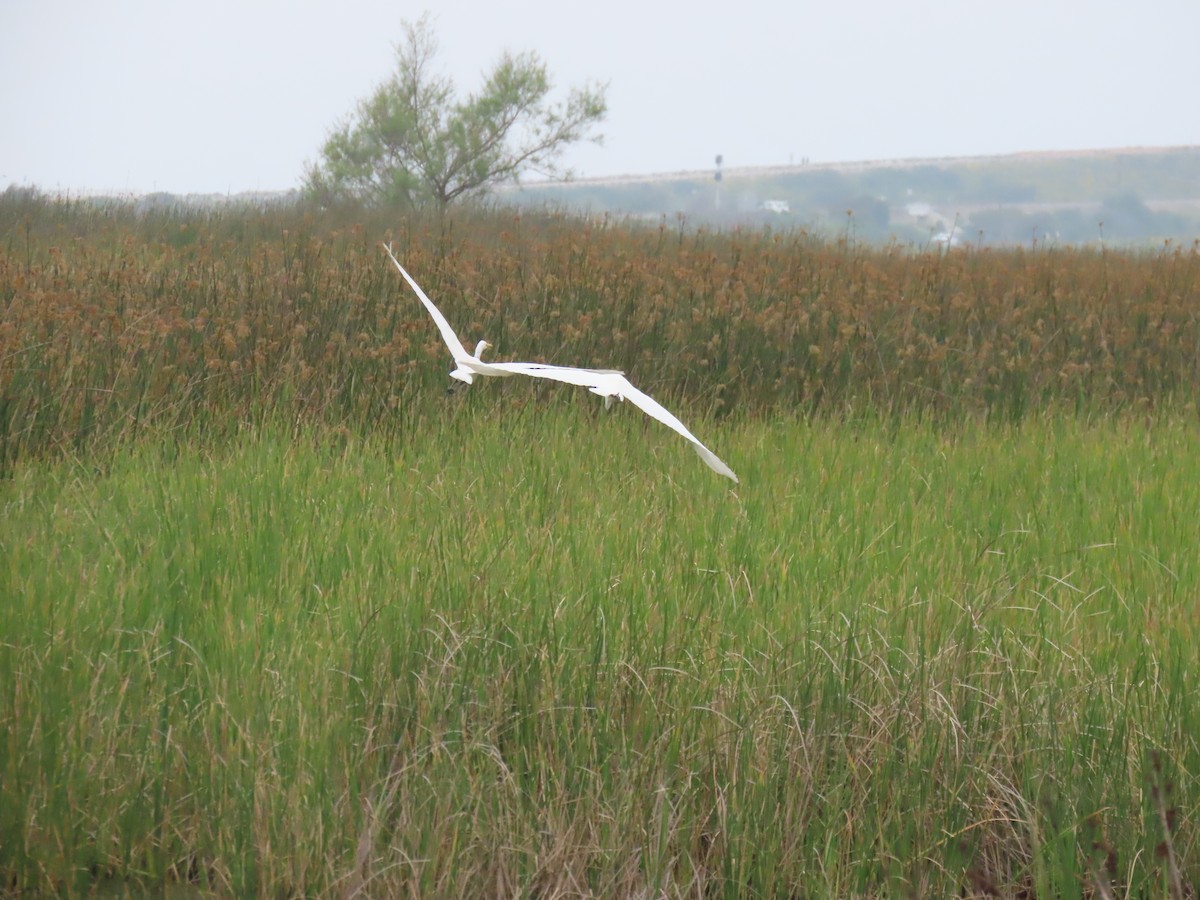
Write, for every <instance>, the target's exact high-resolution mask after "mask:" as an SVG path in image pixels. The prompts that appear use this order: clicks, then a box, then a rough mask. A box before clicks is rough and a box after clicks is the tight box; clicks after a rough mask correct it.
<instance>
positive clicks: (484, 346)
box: [475, 341, 492, 359]
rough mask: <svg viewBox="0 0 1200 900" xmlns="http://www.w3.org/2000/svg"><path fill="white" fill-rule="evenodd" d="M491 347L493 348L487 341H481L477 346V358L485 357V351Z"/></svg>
mask: <svg viewBox="0 0 1200 900" xmlns="http://www.w3.org/2000/svg"><path fill="white" fill-rule="evenodd" d="M490 346H492V345H491V344H489V343H488V342H487V341H480V342H479V343H478V344H476V345H475V358H476V359H479V358H480V357H481V356H483V351H484V350H486V349H487V348H488V347H490Z"/></svg>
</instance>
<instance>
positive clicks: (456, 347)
mask: <svg viewBox="0 0 1200 900" xmlns="http://www.w3.org/2000/svg"><path fill="white" fill-rule="evenodd" d="M383 249H384V250H386V251H387V255H388V256H390V257H391V258H392V262H394V263H395V264H396V268H397V269H399V270H400V274H401V275H403V276H404V280H405V281H407V282H408V283H409V285H411V286H412V289H413V290H414V291H416V292H417V296H418V297H419V298H420V299H421V302H422V303H424V304H425V308H426V309H427V310H429V315H431V316H433V322H434V324H435V325H437V327H438V331H440V332H441V333H442V340H443V341H445V342H446V346H447V347H449V348H450V355H451V356H453V357H454V361H455V362H456V363H457V362H462V361H464V360H468V359H470V358H471V356H470V354H469V353H467V350H466V348H465V347H464V346H463V345H462V341H460V340H459V339H458V335H456V334H455V333H454V329H453V328H451V327H450V323H449V322H447V321H446V317H445V316H443V315H442V313H441V310H439V309H438V308H437V307H436V306H434V305H433V301H432V300H430V299H429V298H428V297H427V296H425V292H424V291H423V290H421V286H420V285H419V284H417V283H416V282H415V281H413V277H412V276H411V275H409V274H408V273H407V272H405V271H404V266H402V265H400V260H398V259H396V257H395V255H394V254H393V253H392V248H391V247H389V246H388V245H387V244H384V245H383Z"/></svg>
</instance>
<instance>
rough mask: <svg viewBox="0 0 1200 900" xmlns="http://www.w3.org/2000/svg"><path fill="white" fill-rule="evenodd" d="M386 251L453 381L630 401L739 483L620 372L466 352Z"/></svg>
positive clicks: (481, 344) (480, 345)
mask: <svg viewBox="0 0 1200 900" xmlns="http://www.w3.org/2000/svg"><path fill="white" fill-rule="evenodd" d="M383 249H384V250H386V251H387V254H388V256H390V257H391V258H392V262H394V263H395V264H396V268H397V269H399V270H400V274H401V275H403V276H404V280H405V281H407V282H408V283H409V285H410V286H411V287H412V289H413V290H414V291H416V294H417V296H418V297H419V298H420V300H421V302H422V303H423V304H425V308H426V309H427V310H429V315H431V316H433V321H434V324H436V325H437V327H438V331H440V332H441V333H442V340H443V341H445V342H446V346H447V347H448V348H450V355H451V356H453V357H454V364H455V367H454V371H453V372H451V373H450V377H451V378H456V379H458V380H459V381H462V382H465V383H466V384H470V383H471V382H473V381H474V380H475V376H476V375H491V376H495V377H497V378H507V377H509V376H510V375H529V376H530V377H532V378H549V379H550V380H552V381H562V382H564V383H566V384H578V385H580V386H582V387H586V388H588V389H589V390H590V391H591V392H592V393H593V394H599V395H600V396H601V397H603V398H604V406H605V408H606V409H607V408H608V407H610V406H612V402H613V397H616V398H617V399H618V400H628V401H629V402H630V403H632V404H633V405H634V406H636V407H637V408H638V409H640V410H641V411H642V412H644V413H645V414H646V415H648V416H650V417H651V418H654V419H658V421H660V422H662V423H663V424H664V425H666V426H667V427H668V428H672V429H674V430H675V431H677V432H679V434H681V435H683V436H684V437H685V438H687V439H688V441H690V442H691V445H692V446H693V447H695V448H696V452H697V453H699V454H700V458H701V459H702V460H704V462H705V463H707V464H708V467H709V468H710V469H712V470H713V471H714V472H718V473H720V474H721V475H724V476H725V477H726V478H732V479H733V480H734V481H737V480H738V477H737V476H736V475H734V474H733V469H731V468H729V466H727V465H725V463H723V462H721V460H720V459H718V458H717V455H716V454H715V453H713V452H712V451H711V450H709V449H708V448H707V447H705V446H704V445H703V444H702V443H700V441H698V440H697V439H696V436H695V435H694V434H692V433H691V432H690V431H688V430H687V428H686V427H685V426H684V424H683V423H682V422H680V421H679V419H677V418H675V416H674V415H672V414H671V413H670V412H668V411H667V410H666V409H665V408H664V407H663V406H662V404H660V403H659V402H658V401H657V400H655V399H654V398H653V397H650V396H648V395H646V394H644V393H642V392H641V391H639V390H638V389H637V388H635V387H634V386H633V385H632V384H630V383H629V379H627V378H626V377H625V375H624V373H622V372H618V371H617V370H616V369H577V368H574V367H572V366H550V365H544V364H542V363H525V362H503V363H490V362H487V363H485V362H484V361H483V360H482V359H480V357H481V356H482V355H483V351H484V350H486V349H487V348H488V347H490V346H491V344H489V343H488V342H487V341H480V342H479V343H478V344H476V345H475V353H474V354H469V353H467V351H466V348H465V347H463V345H462V341H460V340H459V339H458V335H456V334H455V333H454V329H453V328H451V327H450V323H449V322H447V321H446V317H445V316H443V315H442V313H441V311H440V310H439V309H438V308H437V307H436V306H434V305H433V301H432V300H430V299H429V298H428V297H427V296H425V292H424V291H423V290H421V286H420V285H419V284H417V283H416V281H414V280H413V277H412V276H411V275H409V274H408V273H407V272H406V271H404V266H402V265H400V260H398V259H396V256H395V254H394V253H392V248H391V247H389V246H388V245H387V244H384V247H383Z"/></svg>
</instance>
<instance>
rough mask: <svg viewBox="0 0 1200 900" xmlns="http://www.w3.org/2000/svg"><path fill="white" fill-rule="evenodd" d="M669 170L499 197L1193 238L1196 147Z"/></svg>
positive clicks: (903, 230) (819, 223)
mask: <svg viewBox="0 0 1200 900" xmlns="http://www.w3.org/2000/svg"><path fill="white" fill-rule="evenodd" d="M715 175H716V170H715V169H710V170H702V171H688V172H666V173H659V174H653V175H631V176H624V177H612V178H583V179H577V180H574V181H570V182H531V183H527V184H523V185H521V186H520V187H519V188H514V189H509V190H505V191H504V192H503V193H502V197H503V199H504V200H505V201H506V202H515V203H518V204H521V205H547V204H548V205H551V206H555V207H558V208H565V209H569V210H575V211H582V212H586V213H590V214H609V215H615V216H622V217H631V218H640V219H651V220H657V219H660V218H662V217H664V216H665V217H668V218H671V219H673V218H675V217H676V216H679V215H682V216H684V217H685V218H686V220H687V221H689V222H691V223H695V224H712V225H734V224H768V223H769V224H771V225H772V226H774V227H798V228H806V229H809V230H811V231H814V232H818V233H828V234H831V235H843V234H851V235H853V236H854V237H856V238H858V239H863V240H869V241H887V240H900V241H903V242H923V241H937V242H940V243H984V244H1029V243H1031V242H1037V243H1039V244H1046V243H1070V244H1081V243H1094V242H1097V241H1101V240H1103V241H1112V242H1119V243H1134V244H1145V245H1152V244H1160V243H1162V242H1164V241H1168V240H1169V241H1172V242H1174V243H1177V244H1191V243H1192V242H1193V241H1196V240H1200V147H1129V148H1121V149H1114V150H1084V151H1074V152H1071V151H1067V152H1052V153H1013V154H1008V155H1004V156H970V157H944V158H934V159H889V160H870V161H861V162H843V163H803V164H799V165H787V166H768V167H753V168H751V167H746V168H726V169H723V170H722V172H721V179H720V181H717V180H716V179H715Z"/></svg>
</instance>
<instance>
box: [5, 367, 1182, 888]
mask: <svg viewBox="0 0 1200 900" xmlns="http://www.w3.org/2000/svg"><path fill="white" fill-rule="evenodd" d="M492 387H494V386H492V385H481V386H478V387H476V388H472V389H471V392H469V393H468V394H467V395H466V396H463V395H455V396H454V397H450V398H447V399H446V402H445V403H444V404H438V405H434V404H430V405H428V406H426V407H423V408H421V409H419V410H409V411H408V412H407V413H406V414H405V415H404V416H402V418H401V422H402V423H403V427H400V428H397V429H394V430H393V431H392V432H391V433H388V434H385V433H383V432H382V431H380V430H376V431H373V432H364V433H359V432H357V431H351V430H346V429H334V428H323V427H308V426H303V427H300V428H295V427H292V426H290V425H285V424H284V423H283V422H282V421H280V420H271V419H270V418H269V417H268V418H267V419H266V420H265V421H264V422H263V423H260V424H258V425H255V426H251V427H245V428H242V429H240V430H238V429H233V430H231V432H230V434H228V435H225V436H220V437H213V436H212V435H211V434H205V433H202V432H199V431H198V430H192V431H188V432H186V433H183V434H181V433H179V432H173V433H168V434H160V435H148V436H146V437H143V438H141V439H139V440H137V441H131V442H128V443H126V444H125V445H124V446H123V447H122V448H121V450H120V451H119V452H112V453H95V454H82V455H79V456H75V457H69V458H66V459H59V460H58V461H44V462H34V461H29V462H25V463H18V464H16V465H15V466H14V467H13V468H12V470H11V473H10V477H9V478H8V479H6V480H5V481H3V482H0V558H2V559H3V565H2V566H0V622H2V623H3V625H2V628H0V734H2V738H0V878H2V882H0V890H2V889H10V890H11V889H15V890H17V891H24V892H41V891H64V892H73V893H86V892H89V891H91V890H96V889H104V890H112V889H116V890H118V891H137V890H143V889H150V890H153V891H156V892H157V891H160V890H162V889H164V886H170V885H175V884H180V883H182V884H189V885H194V886H195V887H196V888H197V889H198V890H201V891H213V892H215V893H218V894H222V895H229V896H254V895H258V896H298V895H310V896H311V895H334V896H336V895H341V896H348V895H351V894H353V893H354V892H355V891H359V892H360V895H361V896H445V897H451V896H455V897H457V896H487V895H500V896H514V895H523V896H542V897H550V896H566V895H572V896H578V895H595V896H658V895H660V894H665V895H667V896H729V897H734V896H739V897H740V896H764V897H766V896H877V897H884V896H900V895H908V896H949V895H958V893H959V892H960V891H968V892H969V891H974V892H976V893H978V894H985V893H986V892H988V891H993V892H995V893H998V894H1000V895H1005V896H1017V895H1018V894H1021V895H1023V896H1035V895H1036V896H1038V897H1053V896H1072V895H1078V894H1080V893H1087V892H1094V893H1095V895H1096V896H1125V895H1140V896H1155V895H1164V894H1167V895H1169V894H1170V893H1171V892H1172V891H1174V890H1177V889H1178V887H1177V886H1178V885H1181V884H1186V883H1188V882H1190V883H1193V884H1194V883H1196V882H1197V881H1200V877H1198V876H1200V845H1198V844H1197V840H1196V829H1195V822H1196V817H1197V811H1198V802H1200V783H1198V781H1197V773H1200V746H1198V744H1197V740H1198V737H1197V736H1198V735H1200V702H1198V701H1200V697H1198V688H1197V685H1198V684H1200V678H1198V674H1200V673H1198V672H1197V658H1198V654H1197V649H1196V645H1197V629H1196V624H1195V623H1196V622H1197V621H1198V619H1200V603H1198V600H1200V554H1198V553H1197V547H1198V546H1200V524H1198V523H1200V519H1198V517H1197V515H1196V511H1197V510H1198V509H1200V462H1198V461H1200V425H1197V423H1196V422H1195V421H1194V418H1191V417H1189V416H1187V415H1185V414H1171V413H1167V412H1163V413H1160V414H1158V415H1157V416H1156V417H1154V418H1153V419H1152V420H1147V419H1146V417H1145V416H1144V415H1143V416H1134V415H1118V416H1109V417H1100V418H1095V419H1093V420H1087V419H1084V418H1081V417H1073V416H1064V415H1039V416H1027V417H1025V418H1024V419H1023V420H1022V421H1021V422H1020V423H1017V424H1006V425H1001V424H995V423H993V424H991V425H972V424H969V423H967V422H965V421H964V422H961V423H959V424H957V425H947V424H945V423H942V424H940V425H937V426H934V425H931V424H929V423H927V422H925V421H922V420H921V419H919V418H916V417H901V418H899V419H897V418H895V417H881V418H880V419H879V420H877V421H872V420H870V419H869V418H868V417H861V418H859V419H856V420H851V421H846V422H837V421H833V420H830V419H825V418H818V419H816V420H812V421H806V420H804V419H802V418H797V417H793V416H787V415H782V414H779V415H775V416H770V417H753V416H745V417H734V418H733V419H728V420H726V421H724V422H714V421H711V420H710V421H705V420H704V419H703V418H701V419H699V420H693V419H690V418H689V419H688V424H689V425H690V426H692V427H693V429H694V430H695V432H696V433H697V435H699V436H700V437H701V439H703V440H705V441H706V443H708V444H709V445H710V446H711V447H712V448H713V449H714V450H715V451H716V452H717V453H718V454H720V455H721V456H722V457H723V458H724V459H726V460H727V461H728V462H729V463H730V464H731V465H732V467H733V468H734V469H735V470H736V471H737V472H738V473H739V475H740V476H741V477H742V483H741V484H740V485H738V486H736V487H731V486H730V484H729V483H728V482H727V481H725V480H724V479H721V478H718V477H716V476H715V475H714V474H713V473H712V472H711V471H709V470H708V469H707V468H705V467H704V466H703V465H702V464H701V462H700V461H699V460H698V459H697V458H696V457H695V455H694V454H693V453H691V451H690V450H689V449H688V448H687V446H686V444H685V443H684V442H682V441H680V440H678V439H677V437H676V436H674V435H672V434H670V433H669V432H668V431H666V430H665V429H662V428H661V427H659V426H657V425H656V424H655V423H652V422H649V421H647V420H645V419H644V418H643V417H640V416H638V415H637V414H636V412H635V411H633V410H630V409H627V408H621V407H618V408H617V409H616V410H614V411H613V412H612V413H608V414H605V413H603V411H601V410H598V409H597V408H596V407H595V406H593V405H592V404H590V403H588V402H587V401H589V400H592V399H594V398H590V397H588V396H587V395H586V394H584V395H582V396H580V397H577V398H574V400H572V399H568V398H554V399H553V400H552V401H550V402H539V403H536V404H533V403H531V404H528V405H522V404H520V403H518V402H514V401H515V400H516V399H517V397H518V396H519V394H516V393H514V391H513V390H511V389H509V388H507V387H506V389H505V390H503V391H493V390H490V388H492ZM530 388H531V390H533V387H532V386H530ZM364 434H365V436H363V435H364ZM1105 891H1107V892H1108V893H1105ZM1022 892H1024V893H1022Z"/></svg>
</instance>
